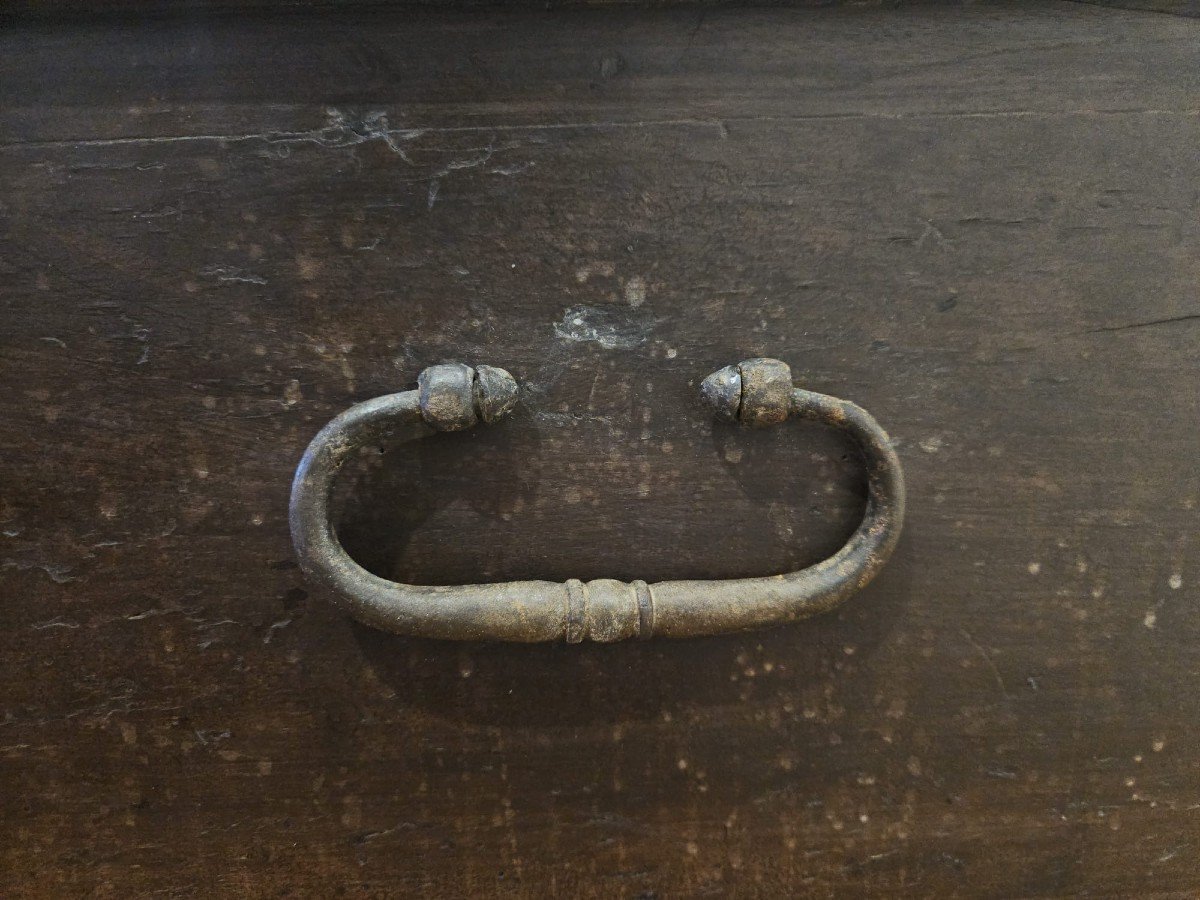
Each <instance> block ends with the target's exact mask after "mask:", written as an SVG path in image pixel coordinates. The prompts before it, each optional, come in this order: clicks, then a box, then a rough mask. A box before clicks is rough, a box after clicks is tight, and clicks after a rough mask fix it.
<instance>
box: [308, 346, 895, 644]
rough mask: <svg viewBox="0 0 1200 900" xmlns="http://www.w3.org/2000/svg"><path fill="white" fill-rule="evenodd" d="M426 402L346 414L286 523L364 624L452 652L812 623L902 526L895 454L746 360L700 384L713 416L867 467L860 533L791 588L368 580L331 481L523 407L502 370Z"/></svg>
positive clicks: (864, 423) (316, 450) (410, 398)
mask: <svg viewBox="0 0 1200 900" xmlns="http://www.w3.org/2000/svg"><path fill="white" fill-rule="evenodd" d="M418 383H419V389H418V390H416V391H406V392H404V393H399V394H389V395H387V396H384V397H377V398H375V399H374V400H368V401H366V402H365V403H360V404H358V405H356V406H353V407H351V408H350V409H348V410H347V411H346V412H344V413H342V414H341V415H340V416H338V417H337V418H336V419H334V420H333V421H331V422H330V423H329V424H328V425H326V426H325V427H324V428H323V429H322V430H321V432H320V433H319V434H318V435H317V436H316V437H315V438H314V439H313V441H312V443H311V444H310V445H309V447H308V450H307V451H306V452H305V454H304V458H303V459H302V460H301V461H300V465H299V467H298V468H297V470H296V475H295V479H294V480H293V482H292V498H291V508H290V521H291V529H292V541H293V543H294V545H295V548H296V553H297V556H298V557H299V560H300V565H301V566H302V567H303V569H304V571H305V572H306V573H307V574H308V575H309V576H310V577H312V578H314V579H315V580H317V581H319V582H321V583H322V584H324V585H325V586H326V587H327V588H329V589H330V591H331V592H332V593H333V594H334V596H335V597H336V598H338V601H339V602H340V603H341V605H343V606H344V608H345V609H346V610H347V611H348V612H349V613H350V614H351V615H353V616H354V617H355V618H357V619H359V620H360V621H362V622H365V623H366V624H368V625H373V626H375V627H377V628H382V629H385V630H387V631H393V632H397V633H400V634H410V635H418V636H422V637H431V638H444V639H454V640H503V641H524V642H533V641H557V640H566V641H567V642H568V643H579V642H581V641H583V640H585V639H591V640H594V641H601V642H611V641H619V640H623V639H625V638H633V637H637V638H640V639H643V640H644V639H647V638H650V637H652V636H656V635H658V636H663V637H693V636H697V635H706V634H719V633H722V632H728V631H740V630H744V629H748V628H758V627H762V626H765V625H771V624H776V623H780V622H791V621H795V620H797V619H803V618H806V617H808V616H811V615H815V614H816V613H820V612H824V611H826V610H829V609H832V608H833V607H835V606H837V605H838V604H840V603H842V602H843V601H844V600H846V599H847V598H848V597H849V596H850V595H851V594H853V593H854V592H856V591H857V590H859V589H860V588H862V587H864V586H865V585H866V584H867V583H868V582H869V581H870V580H871V579H872V578H873V577H874V576H875V574H876V573H877V572H878V571H879V569H880V568H881V567H882V566H883V564H884V563H885V562H886V561H887V559H888V557H889V556H891V553H892V550H893V549H894V548H895V546H896V542H897V541H898V540H899V537H900V528H901V524H902V522H903V519H904V475H903V472H902V470H901V468H900V461H899V459H898V458H897V456H896V453H895V451H894V450H893V448H892V445H891V441H890V440H889V438H888V436H887V434H886V433H885V432H884V430H883V429H882V428H880V427H879V424H878V423H877V422H876V421H875V420H874V419H873V418H872V417H871V415H870V414H869V413H868V412H867V411H866V410H864V409H862V408H861V407H858V406H856V405H854V404H853V403H849V402H847V401H845V400H839V399H837V398H836V397H829V396H826V395H824V394H817V393H813V392H811V391H805V390H800V389H797V388H794V387H793V386H792V376H791V370H790V369H789V368H788V366H787V364H786V363H783V362H780V361H779V360H775V359H750V360H746V361H745V362H742V363H740V364H739V365H737V366H727V367H725V368H724V369H721V370H719V371H717V372H714V373H713V374H712V375H710V376H709V377H708V378H706V379H705V380H704V382H703V383H702V385H701V393H702V396H703V397H704V399H705V401H706V402H707V403H708V404H709V405H710V406H711V407H712V409H713V411H714V413H715V414H716V415H717V416H718V417H720V418H723V419H727V420H730V421H737V422H740V423H741V424H743V425H746V426H748V427H752V428H765V427H770V426H772V425H777V424H779V423H781V422H783V421H785V420H787V419H788V418H798V419H811V420H815V421H819V422H822V423H824V424H827V425H830V426H833V427H834V428H838V429H840V430H843V431H845V432H847V433H848V434H849V435H850V436H851V437H852V438H853V439H854V441H855V443H856V445H857V446H858V448H859V451H860V452H861V454H862V457H863V462H864V464H865V465H866V468H867V476H868V483H869V491H868V499H867V507H866V512H865V514H864V516H863V521H862V524H861V525H859V527H858V529H857V530H856V531H855V532H854V534H853V535H852V536H851V537H850V539H849V540H848V541H847V542H846V544H845V545H844V546H843V547H842V549H841V550H839V551H838V552H837V553H835V554H834V555H833V556H831V557H830V558H829V559H826V560H824V561H822V562H820V563H817V564H816V565H813V566H810V567H808V568H806V569H801V570H800V571H798V572H791V573H789V574H786V575H774V576H769V577H764V578H740V579H731V580H727V581H664V582H659V583H657V584H647V583H646V582H644V581H634V582H632V583H628V584H627V583H625V582H622V581H616V580H613V579H605V578H602V579H596V580H592V581H588V582H583V581H579V580H577V579H570V580H568V581H566V582H565V583H558V582H550V581H512V582H505V583H502V584H468V585H454V586H436V587H435V586H419V585H407V584H398V583H396V582H392V581H387V580H386V579H382V578H379V577H377V576H375V575H372V574H371V573H370V572H368V571H367V570H366V569H364V568H362V567H361V566H359V565H358V564H357V563H356V562H354V560H352V559H351V558H350V557H349V555H348V554H347V553H346V552H345V550H343V549H342V546H341V544H340V543H339V542H338V539H337V536H336V534H335V533H334V529H333V525H332V523H331V521H330V517H329V500H330V495H331V493H332V490H333V485H334V479H335V477H336V474H337V472H338V470H339V468H340V467H341V466H342V464H343V463H344V462H345V461H346V460H347V459H348V458H350V456H351V455H352V454H353V453H354V452H355V451H356V450H358V449H359V448H361V447H363V446H365V445H368V444H370V445H380V444H386V443H387V442H388V441H391V440H396V439H398V436H399V434H400V433H401V432H404V433H411V430H412V426H421V425H423V426H424V427H425V429H427V432H426V433H430V432H432V431H458V430H461V429H464V428H470V427H471V426H472V425H474V424H476V423H477V422H478V421H479V420H483V421H484V422H487V423H490V422H494V421H496V420H497V419H499V418H501V417H503V416H504V415H506V414H507V413H508V412H509V411H510V410H511V409H512V408H513V406H514V405H515V404H516V402H517V397H518V389H517V384H516V381H515V380H514V379H513V378H512V376H511V375H509V373H508V372H506V371H504V370H503V369H496V368H491V367H488V366H480V367H478V369H471V368H470V367H468V366H465V365H462V364H460V363H452V364H447V365H439V366H431V367H429V368H427V369H426V370H425V371H423V372H422V373H421V375H420V379H419V382H418Z"/></svg>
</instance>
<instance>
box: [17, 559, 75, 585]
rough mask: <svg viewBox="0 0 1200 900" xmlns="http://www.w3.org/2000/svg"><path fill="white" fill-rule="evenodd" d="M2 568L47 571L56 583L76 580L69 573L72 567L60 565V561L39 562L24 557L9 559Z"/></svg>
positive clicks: (21, 570)
mask: <svg viewBox="0 0 1200 900" xmlns="http://www.w3.org/2000/svg"><path fill="white" fill-rule="evenodd" d="M2 568H5V569H16V570H17V571H18V572H28V571H31V570H37V571H39V572H45V573H46V574H47V575H49V576H50V580H51V581H53V582H54V583H55V584H67V583H68V582H71V581H74V580H75V579H74V578H73V577H72V576H71V575H70V574H68V573H69V572H70V571H71V569H70V567H68V566H64V565H59V564H58V563H52V562H37V561H35V560H24V559H8V560H5V561H4V565H3V567H2Z"/></svg>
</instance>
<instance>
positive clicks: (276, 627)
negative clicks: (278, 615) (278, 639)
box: [263, 619, 292, 644]
mask: <svg viewBox="0 0 1200 900" xmlns="http://www.w3.org/2000/svg"><path fill="white" fill-rule="evenodd" d="M291 624H292V620H291V619H282V620H280V621H278V622H275V623H273V624H272V625H271V627H270V628H268V629H267V633H266V636H265V637H263V643H264V644H269V643H271V638H273V637H274V636H275V632H276V631H278V630H280V629H281V628H287V627H288V626H289V625H291Z"/></svg>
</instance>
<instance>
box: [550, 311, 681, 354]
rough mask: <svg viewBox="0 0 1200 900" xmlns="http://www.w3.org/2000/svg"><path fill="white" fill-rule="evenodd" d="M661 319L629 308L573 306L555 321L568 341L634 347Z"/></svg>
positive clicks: (608, 348)
mask: <svg viewBox="0 0 1200 900" xmlns="http://www.w3.org/2000/svg"><path fill="white" fill-rule="evenodd" d="M657 324H658V321H657V320H655V319H653V318H651V317H649V316H646V315H645V314H641V313H635V312H633V311H632V310H628V309H616V308H612V309H608V308H601V307H596V306H573V307H571V308H570V309H568V310H566V311H564V312H563V315H562V319H561V320H560V321H558V322H555V323H554V333H555V334H556V335H558V337H560V338H562V339H563V340H565V341H575V342H578V343H596V344H599V345H600V346H601V347H603V348H604V349H605V350H630V349H632V348H634V347H637V346H639V345H641V344H643V343H645V341H646V340H647V338H649V336H650V332H652V331H653V330H654V327H655V326H656V325H657Z"/></svg>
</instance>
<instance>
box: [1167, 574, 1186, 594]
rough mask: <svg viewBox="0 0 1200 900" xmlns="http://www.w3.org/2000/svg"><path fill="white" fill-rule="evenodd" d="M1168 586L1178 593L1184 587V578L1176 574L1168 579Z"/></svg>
mask: <svg viewBox="0 0 1200 900" xmlns="http://www.w3.org/2000/svg"><path fill="white" fill-rule="evenodd" d="M1167 584H1169V585H1170V586H1171V590H1173V591H1177V590H1179V589H1180V588H1181V587H1183V576H1182V575H1180V574H1179V573H1178V572H1176V573H1174V574H1173V575H1172V576H1171V577H1170V578H1168V579H1167Z"/></svg>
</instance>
